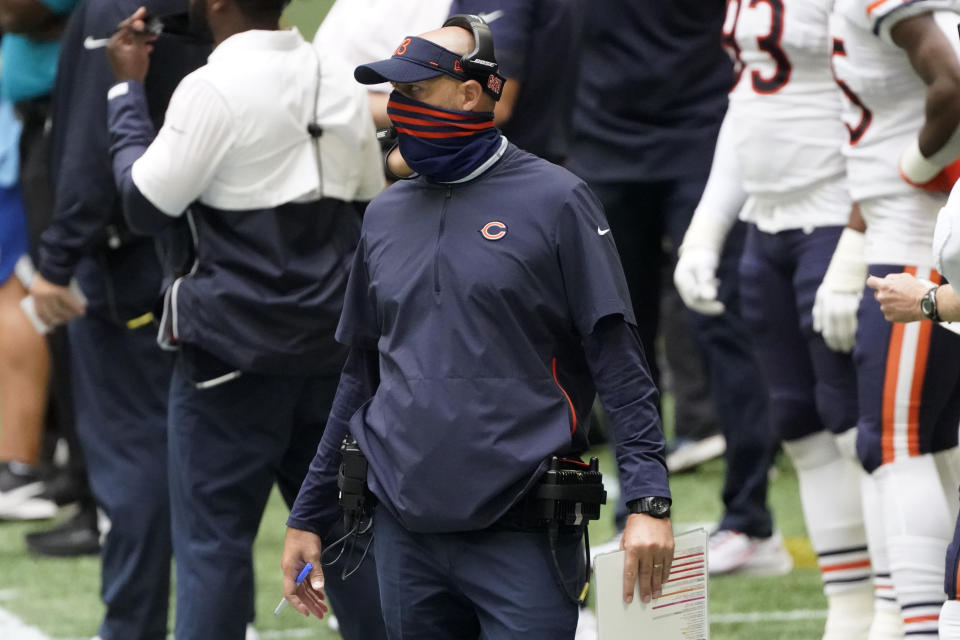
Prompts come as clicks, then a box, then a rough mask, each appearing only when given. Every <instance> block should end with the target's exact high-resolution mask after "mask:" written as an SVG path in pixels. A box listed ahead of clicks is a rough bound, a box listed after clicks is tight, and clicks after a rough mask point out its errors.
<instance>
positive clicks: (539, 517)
mask: <svg viewBox="0 0 960 640" xmlns="http://www.w3.org/2000/svg"><path fill="white" fill-rule="evenodd" d="M606 502H607V492H606V491H605V490H604V488H603V474H602V473H600V461H599V460H598V459H597V458H591V459H590V462H589V463H586V462H582V461H581V460H574V459H570V458H559V457H557V456H553V457H552V458H550V463H549V465H548V467H547V470H546V471H545V472H544V474H543V476H541V478H540V480H539V482H537V484H536V485H535V486H534V487H533V489H531V490H530V492H529V493H528V494H527V495H526V496H525V497H524V498H523V499H522V500H521V501H520V502H519V503H518V505H517V507H515V509H517V511H518V512H519V516H520V520H521V522H522V524H523V525H524V526H528V527H544V526H549V525H551V524H554V523H556V524H559V525H561V526H578V525H581V524H586V523H587V522H588V521H590V520H597V519H598V518H599V517H600V505H603V504H606Z"/></svg>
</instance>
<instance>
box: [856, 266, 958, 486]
mask: <svg viewBox="0 0 960 640" xmlns="http://www.w3.org/2000/svg"><path fill="white" fill-rule="evenodd" d="M869 269H870V274H872V275H875V276H877V277H879V278H882V277H884V276H886V275H888V274H890V273H900V272H903V271H904V270H905V269H906V270H907V271H908V272H915V271H916V270H915V269H914V268H913V267H904V266H898V265H875V264H871V265H870V267H869ZM914 274H915V275H916V276H917V277H919V278H926V279H928V280H929V279H936V280H939V276H938V275H937V274H936V273H935V272H933V273H931V272H926V273H914ZM865 345H870V348H866V347H865ZM853 357H854V362H855V363H856V367H857V386H858V389H859V392H858V396H859V402H860V422H859V430H858V434H857V453H858V455H859V456H860V462H861V463H862V464H863V467H864V468H865V469H866V470H867V471H868V472H870V473H872V472H873V471H874V470H875V469H876V468H877V467H879V466H880V465H881V464H886V463H889V462H894V461H895V460H898V459H900V458H904V457H913V456H917V455H921V454H925V453H936V452H938V451H944V450H946V449H950V448H953V447H956V446H957V423H958V422H960V336H958V335H956V334H954V333H952V332H951V331H949V330H947V329H944V328H942V327H939V326H935V325H934V324H933V323H931V322H910V323H906V324H904V323H899V322H898V323H890V322H887V321H886V320H885V319H884V317H883V313H882V312H881V311H880V305H879V303H878V302H877V301H876V300H875V299H874V297H873V291H872V290H871V289H866V290H865V292H864V294H863V299H862V301H861V302H860V310H859V312H858V314H857V346H856V347H855V348H854V351H853Z"/></svg>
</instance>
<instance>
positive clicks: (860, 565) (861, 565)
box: [820, 560, 870, 573]
mask: <svg viewBox="0 0 960 640" xmlns="http://www.w3.org/2000/svg"><path fill="white" fill-rule="evenodd" d="M869 566H870V561H869V560H858V561H856V562H845V563H843V564H835V565H832V566H829V567H821V568H820V571H822V572H823V573H827V572H829V571H845V570H847V569H866V568H868V567H869Z"/></svg>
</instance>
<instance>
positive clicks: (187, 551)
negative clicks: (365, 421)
mask: <svg viewBox="0 0 960 640" xmlns="http://www.w3.org/2000/svg"><path fill="white" fill-rule="evenodd" d="M229 372H230V368H229V366H227V365H225V364H224V363H222V362H220V361H218V360H217V359H216V358H214V357H213V356H210V355H209V354H206V353H204V352H202V351H200V350H198V349H195V348H190V347H184V351H183V352H182V353H181V356H180V358H179V359H178V362H177V366H176V369H175V370H174V374H173V381H172V383H171V386H170V418H169V420H170V497H171V508H172V514H173V531H174V535H173V546H174V552H175V554H176V558H177V615H176V629H175V636H176V638H177V640H242V639H243V637H244V628H245V626H246V623H247V622H248V621H250V620H251V619H252V615H249V614H251V613H252V612H253V602H254V575H253V559H252V550H253V541H254V538H255V537H256V535H257V530H258V528H259V526H260V519H261V517H262V515H263V510H264V508H265V506H266V503H267V499H268V498H269V496H270V491H271V489H272V488H273V484H274V482H276V483H277V485H278V487H279V489H280V493H281V494H282V495H283V498H284V500H285V501H286V502H287V505H288V506H289V505H291V504H293V501H294V499H295V498H296V497H297V492H298V491H299V489H300V484H301V483H302V482H303V478H304V476H305V475H306V472H307V469H308V467H309V466H310V461H311V460H312V459H313V456H314V454H315V453H316V450H317V445H318V444H319V442H320V437H321V436H322V435H323V430H324V426H325V424H326V419H327V414H328V413H329V411H330V406H331V404H332V402H333V396H334V393H335V391H336V386H337V380H338V377H339V376H337V375H330V376H293V375H291V376H268V375H259V374H254V373H249V372H245V373H243V374H242V375H240V376H239V377H237V378H233V379H231V378H223V379H222V380H223V381H222V382H221V383H220V384H215V385H213V386H210V387H208V388H198V387H197V383H201V382H204V381H209V380H215V379H217V378H220V376H222V375H223V374H225V373H229ZM273 526H277V527H282V526H283V523H282V522H277V523H274V525H273ZM324 575H325V578H326V584H327V594H328V596H329V598H330V601H331V604H332V605H333V608H334V610H335V612H336V614H337V618H338V620H339V621H340V627H341V633H342V634H343V637H344V638H346V639H347V640H378V639H380V638H384V637H386V636H385V632H384V630H383V620H382V616H381V614H380V604H379V598H378V592H377V585H376V567H375V563H374V561H373V558H367V561H366V562H365V563H364V564H363V565H362V566H361V568H360V570H359V571H357V573H356V574H354V575H353V576H351V577H350V578H349V579H348V580H347V581H342V580H341V579H340V575H341V567H339V566H336V565H334V566H332V567H326V568H325V570H324ZM248 612H249V613H248Z"/></svg>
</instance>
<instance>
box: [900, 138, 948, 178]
mask: <svg viewBox="0 0 960 640" xmlns="http://www.w3.org/2000/svg"><path fill="white" fill-rule="evenodd" d="M946 164H947V163H944V164H939V163H937V162H934V161H933V160H932V159H930V158H926V157H924V155H923V153H922V152H921V151H920V142H919V141H918V140H914V141H913V142H911V143H910V146H909V147H907V149H906V151H904V152H903V155H901V156H900V174H901V175H902V176H903V177H904V179H905V180H906V181H907V182H910V183H912V184H925V183H927V182H930V181H931V180H933V179H934V178H935V177H937V174H938V173H940V171H941V170H943V167H945V166H946Z"/></svg>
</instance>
